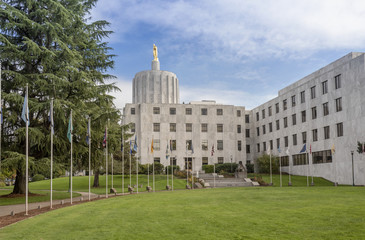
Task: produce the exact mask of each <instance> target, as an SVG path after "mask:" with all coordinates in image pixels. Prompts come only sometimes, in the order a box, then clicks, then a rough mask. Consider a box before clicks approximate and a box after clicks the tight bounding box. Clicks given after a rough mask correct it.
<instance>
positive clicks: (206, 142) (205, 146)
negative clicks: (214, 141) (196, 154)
mask: <svg viewBox="0 0 365 240" xmlns="http://www.w3.org/2000/svg"><path fill="white" fill-rule="evenodd" d="M202 150H203V151H208V140H202Z"/></svg>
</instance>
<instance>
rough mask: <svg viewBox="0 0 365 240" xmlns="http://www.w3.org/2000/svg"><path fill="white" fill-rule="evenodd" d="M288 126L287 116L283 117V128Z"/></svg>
mask: <svg viewBox="0 0 365 240" xmlns="http://www.w3.org/2000/svg"><path fill="white" fill-rule="evenodd" d="M287 127H288V118H287V117H285V118H284V128H287Z"/></svg>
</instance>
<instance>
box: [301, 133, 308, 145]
mask: <svg viewBox="0 0 365 240" xmlns="http://www.w3.org/2000/svg"><path fill="white" fill-rule="evenodd" d="M302 140H303V144H305V143H307V132H302Z"/></svg>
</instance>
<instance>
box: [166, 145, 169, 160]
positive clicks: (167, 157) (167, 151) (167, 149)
mask: <svg viewBox="0 0 365 240" xmlns="http://www.w3.org/2000/svg"><path fill="white" fill-rule="evenodd" d="M167 159H169V144H168V143H167V145H166V160H167Z"/></svg>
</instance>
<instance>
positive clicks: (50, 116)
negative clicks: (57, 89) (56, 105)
mask: <svg viewBox="0 0 365 240" xmlns="http://www.w3.org/2000/svg"><path fill="white" fill-rule="evenodd" d="M48 120H49V122H50V123H51V134H52V135H54V122H53V100H52V101H51V106H50V108H49V116H48Z"/></svg>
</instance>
